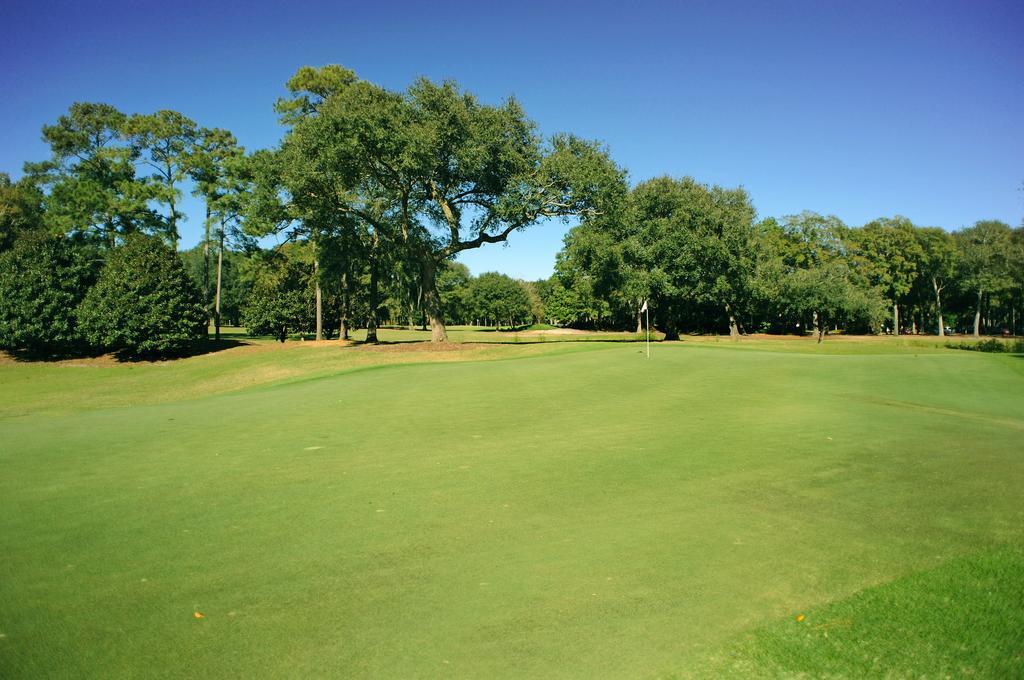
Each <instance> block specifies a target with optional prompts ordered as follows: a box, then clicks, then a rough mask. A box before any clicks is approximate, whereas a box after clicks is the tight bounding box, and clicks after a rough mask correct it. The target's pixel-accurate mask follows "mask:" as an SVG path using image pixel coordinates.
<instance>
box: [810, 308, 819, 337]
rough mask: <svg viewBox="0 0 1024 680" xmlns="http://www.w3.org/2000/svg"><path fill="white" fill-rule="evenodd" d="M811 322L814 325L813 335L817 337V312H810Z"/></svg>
mask: <svg viewBox="0 0 1024 680" xmlns="http://www.w3.org/2000/svg"><path fill="white" fill-rule="evenodd" d="M811 321H812V323H813V324H814V334H815V335H817V334H818V329H819V328H820V325H819V323H818V312H816V311H815V312H811Z"/></svg>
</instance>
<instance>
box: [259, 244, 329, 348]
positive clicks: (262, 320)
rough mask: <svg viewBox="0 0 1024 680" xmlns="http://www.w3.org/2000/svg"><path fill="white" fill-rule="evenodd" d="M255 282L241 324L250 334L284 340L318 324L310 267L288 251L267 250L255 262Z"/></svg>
mask: <svg viewBox="0 0 1024 680" xmlns="http://www.w3.org/2000/svg"><path fill="white" fill-rule="evenodd" d="M252 276H253V279H254V281H253V286H252V291H251V292H250V293H249V299H248V300H247V302H246V306H245V309H243V310H242V324H243V325H244V326H245V328H246V330H247V331H249V334H250V335H273V336H274V337H276V338H277V339H279V340H280V341H281V342H284V340H285V338H286V337H287V336H288V334H289V333H291V332H295V331H304V330H307V329H309V328H312V327H313V326H314V324H315V321H314V318H313V311H314V310H313V308H312V300H313V299H312V291H311V283H312V282H311V280H310V275H309V267H308V266H306V265H305V264H304V263H303V262H301V261H300V260H298V259H297V258H290V257H288V256H287V255H286V254H285V253H283V252H282V253H272V254H267V255H266V256H265V257H264V258H263V261H261V262H258V263H256V264H255V266H254V271H253V273H252Z"/></svg>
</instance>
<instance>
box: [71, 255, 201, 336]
mask: <svg viewBox="0 0 1024 680" xmlns="http://www.w3.org/2000/svg"><path fill="white" fill-rule="evenodd" d="M78 321H79V325H80V327H81V329H82V332H83V334H84V335H85V337H86V338H87V339H88V340H89V341H90V342H91V343H92V344H94V345H95V346H97V347H101V348H103V349H108V350H116V351H119V352H122V353H125V354H129V355H136V356H169V355H174V354H180V353H182V352H184V351H186V350H187V349H189V348H191V347H192V346H193V345H194V343H195V342H196V341H197V340H199V339H200V338H202V337H204V336H205V335H206V325H207V318H206V312H205V311H204V310H203V305H202V297H201V294H200V291H199V289H198V288H196V286H195V284H194V283H193V282H192V280H191V279H190V278H189V276H188V274H187V273H186V272H185V268H184V267H183V266H182V264H181V260H180V259H179V258H178V256H177V254H176V253H175V252H174V250H172V249H171V248H170V247H169V246H167V245H166V244H164V243H163V242H162V241H160V240H158V239H156V238H153V237H149V236H141V235H135V236H130V237H128V239H127V240H126V241H125V244H124V245H123V246H121V247H120V248H117V249H116V250H114V251H113V252H112V253H111V254H110V257H109V258H108V260H107V265H106V267H104V268H103V272H102V273H101V274H100V277H99V280H98V281H97V282H96V285H95V286H94V287H93V289H92V290H90V291H89V293H88V295H86V297H85V300H84V301H83V302H82V304H81V306H80V307H79V310H78Z"/></svg>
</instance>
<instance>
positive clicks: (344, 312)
mask: <svg viewBox="0 0 1024 680" xmlns="http://www.w3.org/2000/svg"><path fill="white" fill-rule="evenodd" d="M338 337H339V338H341V339H342V340H348V272H342V274H341V319H339V321H338Z"/></svg>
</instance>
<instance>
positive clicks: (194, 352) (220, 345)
mask: <svg viewBox="0 0 1024 680" xmlns="http://www.w3.org/2000/svg"><path fill="white" fill-rule="evenodd" d="M249 344H251V343H248V342H244V341H242V340H235V339H233V338H221V339H220V340H214V339H212V338H207V339H204V340H198V341H196V342H194V343H192V344H191V345H189V346H187V347H184V348H182V349H181V350H180V351H177V352H166V353H160V354H157V353H153V354H145V353H144V354H136V353H132V352H129V351H127V350H121V351H116V352H108V351H105V350H96V349H92V348H77V349H74V350H59V351H57V350H42V349H36V350H30V349H17V350H7V355H8V356H9V357H10V358H11V359H13V360H14V361H16V362H18V363H56V362H59V361H71V360H75V359H100V358H102V357H106V356H109V357H111V358H112V359H113V360H115V361H117V362H118V363H139V362H150V363H153V362H159V361H170V360H173V359H187V358H189V357H196V356H202V355H204V354H215V353H217V352H222V351H224V350H226V349H233V348H235V347H241V346H244V345H249Z"/></svg>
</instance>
